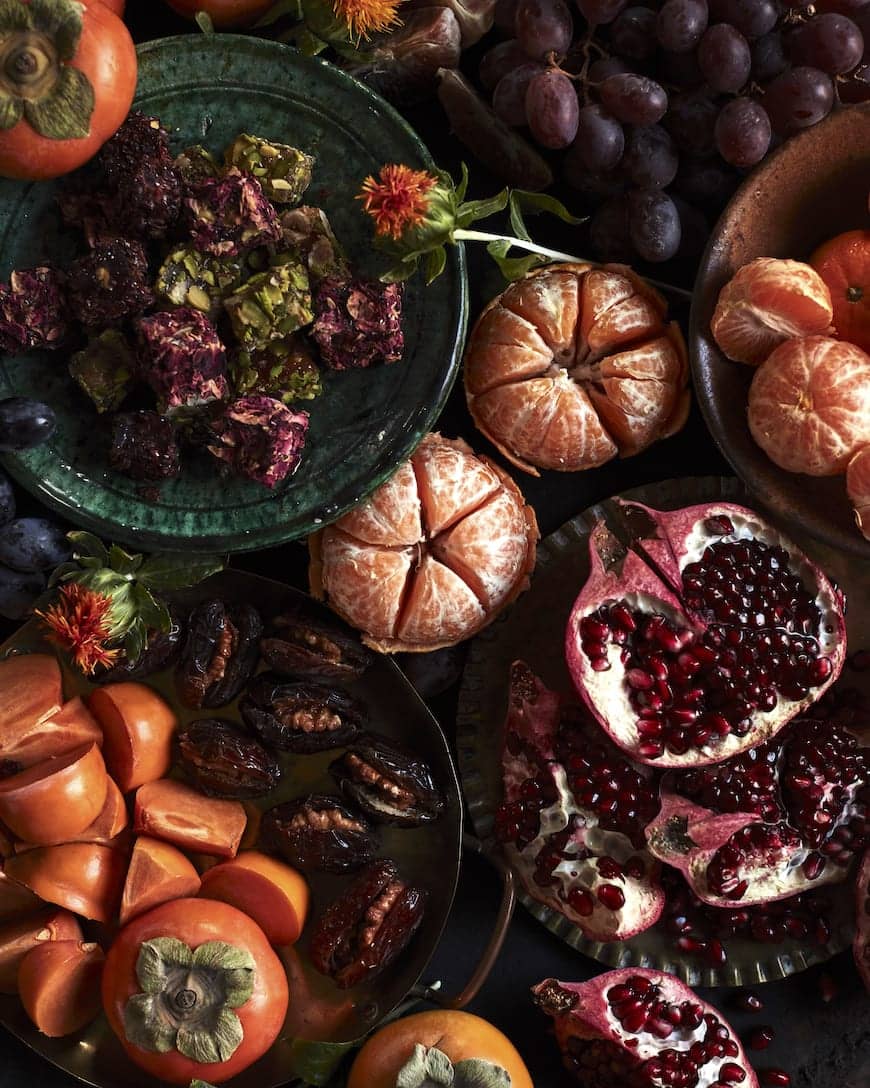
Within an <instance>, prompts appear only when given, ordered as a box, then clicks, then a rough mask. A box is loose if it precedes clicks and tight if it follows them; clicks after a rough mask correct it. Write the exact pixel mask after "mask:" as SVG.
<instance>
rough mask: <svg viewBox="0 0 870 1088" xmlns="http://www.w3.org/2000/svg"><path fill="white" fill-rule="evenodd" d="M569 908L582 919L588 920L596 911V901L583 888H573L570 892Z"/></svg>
mask: <svg viewBox="0 0 870 1088" xmlns="http://www.w3.org/2000/svg"><path fill="white" fill-rule="evenodd" d="M568 906H569V907H571V909H572V910H573V911H574V912H575V913H576V914H579V915H580V917H581V918H588V917H589V915H590V914H591V913H592V912H593V911H594V910H595V901H594V900H593V898H592V896H591V895H590V894H589V892H587V891H586V890H585V889H583V888H572V890H571V891H570V892H568Z"/></svg>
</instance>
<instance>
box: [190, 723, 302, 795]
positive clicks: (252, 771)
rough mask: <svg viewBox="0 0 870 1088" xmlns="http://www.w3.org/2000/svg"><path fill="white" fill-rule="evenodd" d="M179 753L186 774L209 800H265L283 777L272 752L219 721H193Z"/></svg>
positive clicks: (228, 724) (240, 730)
mask: <svg viewBox="0 0 870 1088" xmlns="http://www.w3.org/2000/svg"><path fill="white" fill-rule="evenodd" d="M178 750H179V756H180V762H181V766H182V767H183V768H184V772H185V774H186V775H187V777H188V778H189V779H190V780H191V782H193V784H194V785H195V786H196V787H197V789H199V790H201V791H202V792H203V793H204V794H206V795H207V796H208V797H223V798H228V799H231V800H234V801H242V800H245V799H246V798H248V797H263V796H265V794H267V793H269V792H270V790H272V789H273V788H274V787H275V786H276V785H277V784H278V782H279V781H280V778H281V767H280V765H279V764H278V761H277V760H276V759H275V757H274V756H273V755H272V754H271V752H268V751H267V750H266V749H265V748H264V747H263V745H262V744H260V742H259V741H258V740H255V739H254V738H253V737H251V736H249V735H248V734H247V733H245V732H244V731H243V730H242V729H240V728H239V727H238V726H237V725H233V724H232V722H225V721H221V720H220V719H218V718H202V719H200V720H199V721H196V722H191V723H190V725H189V726H188V727H187V728H186V729H184V730H183V731H182V732H181V733H179V734H178Z"/></svg>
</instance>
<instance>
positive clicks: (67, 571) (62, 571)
mask: <svg viewBox="0 0 870 1088" xmlns="http://www.w3.org/2000/svg"><path fill="white" fill-rule="evenodd" d="M78 572H79V565H78V563H73V562H69V563H61V564H60V566H59V567H55V568H54V570H53V571H52V572H51V577H50V578H49V579H48V585H49V588H51V587H52V586H56V585H57V584H58V582H67V581H69V579H70V577H71V576H72V575H73V574H78Z"/></svg>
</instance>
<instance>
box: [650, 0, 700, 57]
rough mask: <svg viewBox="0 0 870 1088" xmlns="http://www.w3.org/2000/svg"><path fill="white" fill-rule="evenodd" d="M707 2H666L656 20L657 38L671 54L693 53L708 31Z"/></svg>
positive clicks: (668, 0)
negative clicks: (702, 36)
mask: <svg viewBox="0 0 870 1088" xmlns="http://www.w3.org/2000/svg"><path fill="white" fill-rule="evenodd" d="M707 16H708V12H707V0H665V2H664V4H662V6H661V9H660V11H659V14H658V18H657V20H656V37H657V38H658V40H659V43H660V44H661V46H662V48H663V49H667V50H668V52H670V53H691V51H692V50H693V49H695V48H696V47H697V45H698V42H700V40H701V35H702V34H703V33H704V31H705V30H706V29H707Z"/></svg>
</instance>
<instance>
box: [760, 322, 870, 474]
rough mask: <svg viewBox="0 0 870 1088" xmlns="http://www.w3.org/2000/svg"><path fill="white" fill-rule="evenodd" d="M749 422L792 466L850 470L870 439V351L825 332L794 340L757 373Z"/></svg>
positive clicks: (783, 464)
mask: <svg viewBox="0 0 870 1088" xmlns="http://www.w3.org/2000/svg"><path fill="white" fill-rule="evenodd" d="M749 430H750V431H751V432H752V437H753V438H754V439H755V441H756V442H757V443H758V445H759V446H761V448H762V449H763V450H764V452H765V453H766V454H767V456H768V457H769V458H770V459H771V461H773V462H774V463H775V464H777V465H779V467H780V468H784V469H785V470H786V471H787V472H805V473H806V474H807V475H809V476H836V475H837V474H838V473H841V472H845V471H846V467H847V466H848V464H849V461H850V460H851V458H852V457H853V455H854V454H855V453H857V452H858V450H859V449H861V447H862V446H866V445H870V355H867V353H866V352H864V351H862V350H861V349H860V348H857V347H855V345H854V344H846V343H844V342H842V341H840V340H832V339H830V338H828V337H825V336H808V337H805V338H804V339H802V340H787V341H786V342H785V343H784V344H781V345H780V346H779V347H778V348H776V349H775V350H774V351H773V352H772V353H771V354H770V356H769V357H768V359H767V361H766V362H765V363H764V364H763V365H762V366H761V367H759V369H758V370H757V372H756V373H755V375H754V377H753V379H752V384H751V385H750V387H749Z"/></svg>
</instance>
